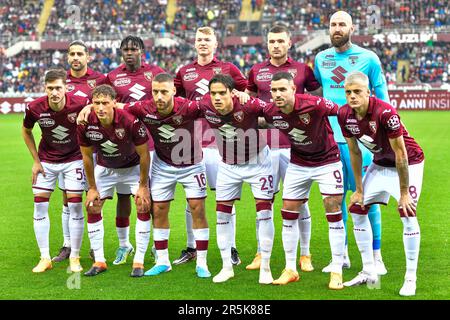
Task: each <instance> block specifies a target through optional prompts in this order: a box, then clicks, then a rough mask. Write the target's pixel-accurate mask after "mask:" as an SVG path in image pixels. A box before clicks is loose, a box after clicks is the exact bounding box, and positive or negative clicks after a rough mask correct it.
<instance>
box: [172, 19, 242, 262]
mask: <svg viewBox="0 0 450 320" xmlns="http://www.w3.org/2000/svg"><path fill="white" fill-rule="evenodd" d="M217 45H218V42H217V37H216V34H215V31H214V29H213V28H211V27H201V28H198V29H197V32H196V34H195V49H196V51H197V58H196V61H195V62H192V63H190V64H188V65H186V66H184V67H182V68H181V69H180V70H179V71H178V72H177V75H176V78H175V86H176V88H177V95H179V96H181V97H186V98H188V99H189V100H192V101H199V100H200V99H201V98H202V97H203V95H205V94H206V93H208V90H209V88H208V84H209V80H211V78H212V77H213V76H214V75H215V74H218V73H223V74H229V75H230V76H231V77H232V78H233V80H234V82H235V87H236V89H237V90H239V91H244V90H245V88H246V87H247V80H246V79H245V77H244V76H243V75H242V73H241V71H240V70H239V69H238V68H237V67H236V66H235V65H233V64H232V63H230V62H223V61H220V60H218V59H217V58H216V57H215V56H214V54H215V50H216V49H217ZM208 129H209V125H208V123H207V121H205V120H202V131H203V134H202V137H203V138H202V148H203V155H204V157H203V158H204V159H205V166H206V177H207V181H208V185H209V187H210V189H211V190H215V189H216V178H217V167H218V164H219V163H220V161H221V159H220V154H219V152H218V150H217V145H216V143H215V141H214V137H213V136H211V135H207V134H205V132H207V130H208ZM231 223H232V225H233V236H232V239H233V244H232V246H231V259H232V262H233V264H234V265H238V264H240V263H241V260H240V259H239V255H238V252H237V250H236V235H235V233H236V212H235V208H234V206H233V214H232V222H231ZM186 231H187V248H186V250H182V251H181V255H180V257H179V258H178V259H176V260H175V261H173V264H182V263H185V262H188V261H190V260H192V259H195V257H196V251H195V239H194V234H193V231H192V216H191V213H190V211H189V205H186Z"/></svg>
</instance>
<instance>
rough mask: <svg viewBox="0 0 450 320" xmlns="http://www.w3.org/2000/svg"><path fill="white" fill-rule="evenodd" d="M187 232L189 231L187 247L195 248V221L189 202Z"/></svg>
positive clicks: (186, 212) (187, 207)
mask: <svg viewBox="0 0 450 320" xmlns="http://www.w3.org/2000/svg"><path fill="white" fill-rule="evenodd" d="M185 215H186V233H187V247H188V248H192V249H195V248H196V247H195V237H194V231H193V226H194V224H193V221H192V213H191V210H190V207H189V203H187V202H186V210H185Z"/></svg>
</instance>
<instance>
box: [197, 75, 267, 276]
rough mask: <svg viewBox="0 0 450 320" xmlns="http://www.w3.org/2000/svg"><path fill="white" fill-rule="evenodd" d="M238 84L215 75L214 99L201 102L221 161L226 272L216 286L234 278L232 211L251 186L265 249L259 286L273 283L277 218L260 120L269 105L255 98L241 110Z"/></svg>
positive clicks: (220, 226) (220, 237) (219, 197)
mask: <svg viewBox="0 0 450 320" xmlns="http://www.w3.org/2000/svg"><path fill="white" fill-rule="evenodd" d="M233 89H234V83H233V79H232V78H231V77H230V76H228V75H223V74H218V75H215V76H214V77H213V78H212V79H211V80H210V82H209V91H210V96H205V97H204V98H203V99H202V101H201V106H200V107H201V109H202V111H203V115H204V117H205V119H206V120H207V121H208V123H209V125H210V126H211V128H212V129H213V131H214V134H215V137H216V141H217V144H218V147H219V152H220V155H221V156H222V161H221V162H220V163H219V168H218V172H217V182H216V183H217V184H216V208H217V226H216V231H217V245H218V247H219V249H220V255H221V257H222V263H223V267H222V270H221V271H220V272H219V274H217V275H216V276H215V277H214V278H213V282H225V281H227V280H229V279H230V278H232V277H234V272H233V264H232V261H231V246H232V241H233V238H232V236H233V226H232V225H231V219H232V216H231V215H232V208H233V204H234V201H235V200H238V199H240V196H241V191H242V183H243V182H247V183H249V184H250V186H251V188H252V192H253V196H254V197H255V201H256V214H257V216H258V220H259V235H258V236H259V239H260V246H261V268H260V270H259V283H262V284H270V283H272V281H273V278H272V273H271V271H270V255H271V253H272V246H273V237H274V225H273V213H272V203H271V202H272V198H273V175H272V163H271V158H270V154H269V148H268V147H267V145H266V142H265V140H264V139H261V138H260V137H259V133H258V117H259V116H263V108H264V106H265V103H264V102H263V101H261V100H258V99H255V98H251V99H250V100H249V101H248V102H247V103H245V104H241V103H240V102H239V99H238V98H237V97H234V98H233V97H232V91H233Z"/></svg>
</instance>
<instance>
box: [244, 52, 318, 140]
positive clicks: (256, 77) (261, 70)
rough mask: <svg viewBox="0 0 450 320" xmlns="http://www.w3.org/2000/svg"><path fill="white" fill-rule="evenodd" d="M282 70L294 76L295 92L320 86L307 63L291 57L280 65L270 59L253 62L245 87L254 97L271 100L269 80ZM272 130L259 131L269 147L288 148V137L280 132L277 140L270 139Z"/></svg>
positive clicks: (311, 89) (302, 91)
mask: <svg viewBox="0 0 450 320" xmlns="http://www.w3.org/2000/svg"><path fill="white" fill-rule="evenodd" d="M282 71H284V72H289V73H291V74H292V76H293V77H294V84H295V86H296V87H297V90H296V93H305V89H306V90H308V91H314V90H316V89H318V88H320V83H319V82H317V80H316V78H315V77H314V72H313V71H312V69H311V68H310V67H309V66H308V65H306V64H304V63H301V62H297V61H295V60H293V59H292V58H288V59H287V61H286V62H285V63H284V64H282V65H281V66H274V65H273V64H271V63H270V59H267V60H266V61H263V62H261V63H258V64H255V65H254V66H253V67H252V68H251V69H250V72H249V74H248V85H247V89H248V90H249V91H252V92H255V93H256V97H258V98H259V99H261V100H263V101H265V102H272V94H271V93H270V82H271V81H272V77H273V75H274V74H276V73H277V72H282ZM272 130H274V129H268V130H261V131H260V132H261V133H262V134H264V135H265V136H266V139H267V144H268V145H269V146H270V147H271V148H272V147H274V148H290V146H291V144H290V143H289V138H288V137H287V136H286V135H285V134H284V133H282V132H280V135H279V137H280V138H279V141H272V139H271V135H272V134H273V132H272Z"/></svg>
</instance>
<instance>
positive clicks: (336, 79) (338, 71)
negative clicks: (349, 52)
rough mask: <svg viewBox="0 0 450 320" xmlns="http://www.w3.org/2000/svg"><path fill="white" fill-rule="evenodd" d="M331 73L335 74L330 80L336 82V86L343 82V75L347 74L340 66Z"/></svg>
mask: <svg viewBox="0 0 450 320" xmlns="http://www.w3.org/2000/svg"><path fill="white" fill-rule="evenodd" d="M331 72H332V73H333V74H335V76H333V77H331V79H333V81H334V82H336V83H337V84H339V83H341V82H342V81H344V80H345V76H344V74H345V73H347V70H345V69H344V68H342V67H341V66H339V67H337V68H336V69H334V70H333V71H331Z"/></svg>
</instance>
